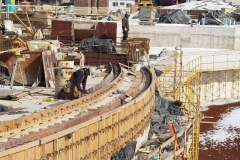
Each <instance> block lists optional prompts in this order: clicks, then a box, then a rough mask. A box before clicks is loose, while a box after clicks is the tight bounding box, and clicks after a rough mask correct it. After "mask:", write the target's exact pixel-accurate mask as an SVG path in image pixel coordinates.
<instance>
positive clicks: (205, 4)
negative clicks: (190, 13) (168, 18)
mask: <svg viewBox="0 0 240 160" xmlns="http://www.w3.org/2000/svg"><path fill="white" fill-rule="evenodd" d="M221 8H233V9H236V8H235V7H233V6H231V5H230V4H229V3H225V2H223V1H222V0H215V1H212V2H209V1H196V2H187V3H182V4H179V5H172V6H167V7H163V9H182V10H193V9H194V10H205V9H208V10H221Z"/></svg>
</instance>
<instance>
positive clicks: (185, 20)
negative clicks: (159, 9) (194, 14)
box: [158, 9, 191, 24]
mask: <svg viewBox="0 0 240 160" xmlns="http://www.w3.org/2000/svg"><path fill="white" fill-rule="evenodd" d="M190 21H191V18H190V17H189V16H188V15H187V14H186V12H184V11H182V10H180V9H177V10H173V11H172V12H170V13H168V14H162V15H161V16H160V17H159V21H158V22H163V23H173V24H189V23H190Z"/></svg>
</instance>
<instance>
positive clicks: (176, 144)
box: [167, 120, 184, 160]
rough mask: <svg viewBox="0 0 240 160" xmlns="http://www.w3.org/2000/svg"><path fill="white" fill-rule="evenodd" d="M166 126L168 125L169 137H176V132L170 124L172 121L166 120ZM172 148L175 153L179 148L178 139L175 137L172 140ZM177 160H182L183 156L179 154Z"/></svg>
mask: <svg viewBox="0 0 240 160" xmlns="http://www.w3.org/2000/svg"><path fill="white" fill-rule="evenodd" d="M167 125H168V128H169V131H170V135H171V136H172V137H173V136H175V135H176V130H175V127H174V125H173V123H172V120H168V121H167ZM174 146H175V148H176V151H178V150H180V148H181V146H180V142H179V139H178V138H177V137H176V138H175V140H174ZM178 160H184V157H183V154H182V153H180V154H179V155H178Z"/></svg>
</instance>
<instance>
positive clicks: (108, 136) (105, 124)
mask: <svg viewBox="0 0 240 160" xmlns="http://www.w3.org/2000/svg"><path fill="white" fill-rule="evenodd" d="M146 71H147V73H148V74H149V75H150V82H149V86H148V87H147V89H146V90H145V91H143V92H142V93H141V94H140V95H138V96H137V97H136V98H134V99H133V100H132V101H130V102H128V103H125V104H122V102H121V100H120V99H116V100H115V101H113V102H111V103H109V104H106V105H104V106H102V107H100V108H98V109H96V110H95V111H92V112H90V113H88V114H87V115H84V113H81V114H79V116H77V117H75V118H74V119H72V120H69V121H68V122H66V123H64V124H57V125H54V126H53V127H51V126H49V128H48V129H46V130H43V131H42V132H37V133H32V134H30V135H26V136H24V135H23V137H22V138H19V139H18V141H13V140H12V142H14V143H15V144H17V142H19V145H18V146H16V147H13V148H10V149H8V148H5V149H4V148H3V147H4V146H3V145H1V144H0V148H1V149H2V151H1V152H0V159H3V160H5V159H9V158H10V159H15V158H17V159H24V160H25V159H49V160H50V159H69V160H70V159H92V160H95V159H96V160H98V159H109V158H110V157H111V155H112V154H113V153H114V152H116V151H118V150H120V149H121V148H123V147H125V146H126V145H127V143H129V142H131V141H133V140H135V139H136V138H137V137H139V135H141V134H142V133H143V131H144V129H145V128H146V127H147V126H148V125H149V123H150V120H151V116H152V113H153V109H154V104H155V96H154V95H155V84H154V83H153V81H152V74H151V72H150V71H149V70H148V69H146ZM146 71H145V72H146ZM119 75H120V76H118V78H117V79H115V80H114V81H118V80H119V79H120V78H121V72H120V74H119ZM143 75H144V73H143V72H142V74H137V77H138V78H137V79H136V81H135V83H134V85H133V86H134V88H130V89H129V90H128V91H127V92H129V93H132V95H133V96H134V95H137V94H139V92H131V90H133V89H134V90H136V91H142V89H143V87H144V85H143V84H145V81H146V79H147V78H146V77H145V76H143ZM137 86H138V87H137ZM107 88H108V87H107ZM96 92H104V91H102V90H101V89H99V90H98V91H96ZM94 93H95V92H93V93H92V94H90V95H88V96H85V97H82V98H79V99H77V100H74V101H71V102H68V103H65V104H61V105H59V106H60V108H58V107H59V106H57V107H54V108H51V109H47V110H45V111H43V112H42V113H40V114H39V115H35V118H34V116H32V115H31V116H26V117H24V118H23V119H21V120H20V119H19V120H20V122H19V126H20V127H21V123H28V122H29V123H31V126H33V124H35V125H39V122H37V123H33V124H32V119H35V120H39V119H45V121H48V120H50V119H51V118H54V117H55V118H56V117H57V116H60V113H59V112H62V113H64V114H67V113H68V112H67V111H71V110H76V109H77V108H79V107H80V108H83V107H84V104H86V103H88V102H90V101H91V100H92V98H93V97H94V95H93V94H94ZM95 94H97V93H95ZM56 108H58V110H55V109H56ZM53 113H54V115H50V114H53ZM49 115H50V116H49ZM13 123H15V124H13ZM42 123H43V122H42ZM0 125H1V126H2V129H3V128H4V127H6V124H0ZM4 125H5V126H4ZM8 125H12V127H14V125H16V122H12V124H10V122H9V124H8ZM22 125H23V124H22ZM20 127H18V128H15V130H14V129H11V128H9V129H10V130H11V131H10V132H9V131H7V132H8V134H11V133H14V131H19V128H20ZM28 127H30V126H28ZM26 129H27V128H26ZM7 132H4V133H7ZM19 132H20V131H19ZM1 134H2V137H3V136H4V135H3V133H1ZM1 134H0V135H1ZM20 142H22V143H20ZM27 142H28V143H27ZM20 144H21V145H20Z"/></svg>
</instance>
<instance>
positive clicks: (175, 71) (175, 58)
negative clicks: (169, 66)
mask: <svg viewBox="0 0 240 160" xmlns="http://www.w3.org/2000/svg"><path fill="white" fill-rule="evenodd" d="M177 56H178V53H177V47H176V48H175V52H174V75H173V77H174V78H173V94H174V95H173V98H174V99H176V95H175V94H176V82H177Z"/></svg>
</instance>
